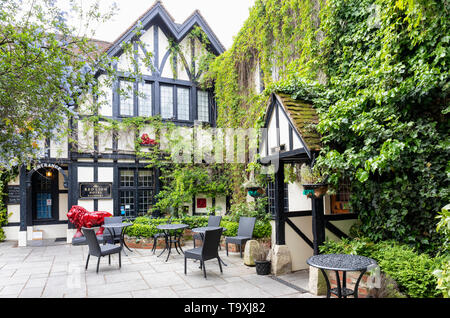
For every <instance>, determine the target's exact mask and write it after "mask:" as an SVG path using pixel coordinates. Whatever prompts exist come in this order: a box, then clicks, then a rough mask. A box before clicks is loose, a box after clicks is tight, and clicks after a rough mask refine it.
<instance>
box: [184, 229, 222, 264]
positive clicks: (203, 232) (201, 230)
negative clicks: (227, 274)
mask: <svg viewBox="0 0 450 318" xmlns="http://www.w3.org/2000/svg"><path fill="white" fill-rule="evenodd" d="M217 229H222V233H223V232H225V231H226V230H227V229H226V228H224V227H221V226H203V227H195V228H193V229H192V230H191V231H192V232H195V233H198V234H200V237H201V238H202V241H203V240H204V238H205V232H206V231H210V230H217ZM219 244H220V243H219ZM219 260H220V262H221V263H222V264H223V265H225V266H228V265H227V264H225V262H224V261H223V260H222V258H221V257H220V256H219Z"/></svg>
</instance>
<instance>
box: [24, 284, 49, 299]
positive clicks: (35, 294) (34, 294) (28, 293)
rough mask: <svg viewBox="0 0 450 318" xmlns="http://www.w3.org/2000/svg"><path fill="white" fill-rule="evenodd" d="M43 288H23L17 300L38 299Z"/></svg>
mask: <svg viewBox="0 0 450 318" xmlns="http://www.w3.org/2000/svg"><path fill="white" fill-rule="evenodd" d="M43 290H44V287H43V286H42V287H30V288H24V289H23V290H22V292H21V293H20V295H19V298H39V297H41V295H42V291H43Z"/></svg>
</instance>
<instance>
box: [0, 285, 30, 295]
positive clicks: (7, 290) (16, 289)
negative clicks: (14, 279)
mask: <svg viewBox="0 0 450 318" xmlns="http://www.w3.org/2000/svg"><path fill="white" fill-rule="evenodd" d="M24 285H25V283H23V284H16V285H8V286H5V287H3V289H2V290H1V291H0V295H14V297H17V296H18V295H19V294H20V292H21V291H22V289H23V286H24Z"/></svg>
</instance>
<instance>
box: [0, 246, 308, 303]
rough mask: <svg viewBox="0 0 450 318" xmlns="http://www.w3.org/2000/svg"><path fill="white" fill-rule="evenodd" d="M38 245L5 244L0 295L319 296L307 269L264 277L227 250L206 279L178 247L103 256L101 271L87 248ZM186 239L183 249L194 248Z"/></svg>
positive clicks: (208, 264)
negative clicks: (222, 263) (310, 285)
mask: <svg viewBox="0 0 450 318" xmlns="http://www.w3.org/2000/svg"><path fill="white" fill-rule="evenodd" d="M31 243H32V244H33V245H34V246H28V247H17V242H13V241H9V242H4V243H0V297H9V298H11V297H14V298H15V297H25V298H38V297H44V298H61V297H76V298H82V297H105V298H110V297H120V298H127V297H128V298H131V297H137V298H145V297H150V298H197V297H198V298H207V297H208V298H230V297H231V298H243V297H244V298H261V297H263V298H274V297H281V298H287V297H299V298H307V297H314V296H313V295H311V294H309V293H308V292H307V288H308V287H307V286H308V273H307V272H302V271H300V272H295V273H291V274H288V275H283V276H281V277H277V278H273V277H271V276H259V275H257V274H256V271H255V268H254V267H248V266H245V265H244V264H243V261H242V259H241V258H240V257H239V253H230V256H229V257H227V256H226V254H225V251H224V250H222V251H220V256H221V257H222V258H223V260H224V261H225V263H227V264H228V266H223V274H221V273H220V270H219V266H218V264H217V261H216V260H210V261H207V262H206V270H207V276H208V278H207V279H204V277H203V273H202V271H201V270H200V269H199V263H198V262H196V263H194V262H193V260H188V273H187V275H184V257H183V255H178V254H177V252H176V251H175V249H173V251H172V254H171V255H170V258H169V260H168V261H167V262H165V259H166V257H165V256H166V253H165V254H163V255H162V256H161V257H157V256H156V255H158V254H159V252H158V251H157V253H156V255H153V254H152V253H151V250H144V249H132V250H133V252H129V251H126V253H127V254H128V256H125V255H124V254H122V268H121V269H120V270H119V265H118V256H117V254H116V255H113V256H112V258H111V265H108V258H107V257H103V258H102V260H101V262H100V270H99V273H98V274H97V273H96V272H95V270H96V263H97V258H96V257H91V260H90V264H89V268H88V270H87V271H85V269H84V266H85V262H86V257H87V252H88V247H87V246H72V245H70V244H65V242H62V243H61V242H60V243H58V242H54V241H51V242H49V241H40V242H36V241H34V242H31ZM189 243H191V242H187V245H186V246H185V247H184V248H183V249H189V248H191V247H192V245H190V244H189Z"/></svg>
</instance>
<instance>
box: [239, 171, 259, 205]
mask: <svg viewBox="0 0 450 318" xmlns="http://www.w3.org/2000/svg"><path fill="white" fill-rule="evenodd" d="M242 186H243V187H244V188H245V189H247V193H248V195H249V196H251V197H253V198H258V197H260V196H262V195H263V194H264V193H265V191H264V189H263V187H261V185H260V184H259V183H258V182H256V180H255V177H254V174H253V171H252V172H251V173H250V178H249V179H248V180H246V181H245V182H244V183H243V185H242Z"/></svg>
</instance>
